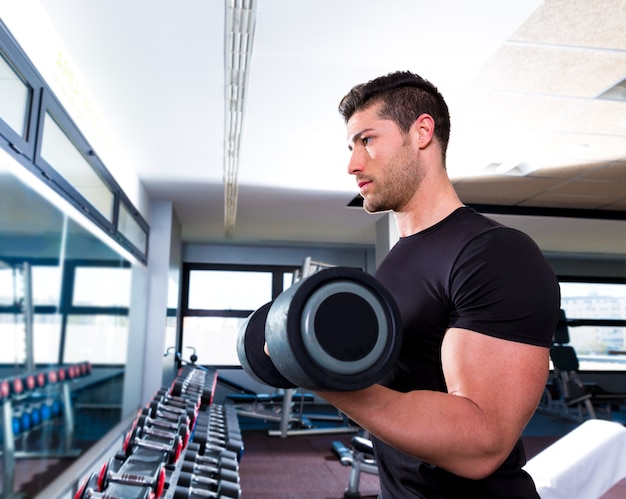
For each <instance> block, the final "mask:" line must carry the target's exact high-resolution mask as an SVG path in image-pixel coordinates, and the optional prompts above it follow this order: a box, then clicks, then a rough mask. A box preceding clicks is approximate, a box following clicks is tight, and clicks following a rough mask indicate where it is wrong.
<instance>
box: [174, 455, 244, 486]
mask: <svg viewBox="0 0 626 499" xmlns="http://www.w3.org/2000/svg"><path fill="white" fill-rule="evenodd" d="M180 469H181V471H184V472H187V473H191V474H193V475H197V476H203V477H207V478H214V479H217V480H224V481H227V482H232V483H239V471H238V470H231V469H228V468H222V467H221V466H217V465H214V464H199V463H196V462H193V461H185V460H183V463H182V466H181V468H180Z"/></svg>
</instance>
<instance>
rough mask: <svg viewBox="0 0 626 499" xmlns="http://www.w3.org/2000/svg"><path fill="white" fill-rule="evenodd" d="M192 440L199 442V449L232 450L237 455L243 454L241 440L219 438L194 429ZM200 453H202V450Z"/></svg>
mask: <svg viewBox="0 0 626 499" xmlns="http://www.w3.org/2000/svg"><path fill="white" fill-rule="evenodd" d="M193 441H194V442H195V443H198V444H200V446H201V449H209V450H221V449H225V450H229V451H231V452H234V453H235V454H237V456H241V455H242V454H243V448H244V445H243V441H242V440H236V439H225V438H220V437H219V436H216V435H211V434H210V433H207V432H198V430H197V429H196V432H195V433H194V437H193ZM202 453H204V450H203V451H202Z"/></svg>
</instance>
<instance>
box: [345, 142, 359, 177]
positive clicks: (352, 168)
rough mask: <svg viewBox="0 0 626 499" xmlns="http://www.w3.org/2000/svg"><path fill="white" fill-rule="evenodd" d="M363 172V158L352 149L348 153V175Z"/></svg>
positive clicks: (355, 149) (356, 150) (356, 149)
mask: <svg viewBox="0 0 626 499" xmlns="http://www.w3.org/2000/svg"><path fill="white" fill-rule="evenodd" d="M361 171H363V157H362V155H361V154H359V152H358V148H356V147H355V148H354V149H353V150H352V152H351V153H350V161H348V173H349V174H350V175H356V174H357V173H359V172H361Z"/></svg>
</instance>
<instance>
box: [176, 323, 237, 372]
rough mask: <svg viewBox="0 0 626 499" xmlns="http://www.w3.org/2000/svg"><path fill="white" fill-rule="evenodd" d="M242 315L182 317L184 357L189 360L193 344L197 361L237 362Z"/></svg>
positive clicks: (218, 364)
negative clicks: (238, 335)
mask: <svg viewBox="0 0 626 499" xmlns="http://www.w3.org/2000/svg"><path fill="white" fill-rule="evenodd" d="M245 320H246V319H245V318H234V317H185V319H184V321H183V350H182V354H183V359H185V360H189V355H190V352H191V350H190V349H188V347H193V348H195V350H196V355H197V356H198V363H199V364H208V365H216V366H238V365H240V364H239V358H238V357H237V334H238V333H239V328H240V327H241V325H242V324H243V323H244V321H245Z"/></svg>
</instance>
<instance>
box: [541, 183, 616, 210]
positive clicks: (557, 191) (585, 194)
mask: <svg viewBox="0 0 626 499" xmlns="http://www.w3.org/2000/svg"><path fill="white" fill-rule="evenodd" d="M546 194H550V195H559V196H580V197H581V198H595V199H597V200H599V201H601V202H602V203H603V204H608V203H613V202H616V201H619V200H621V199H624V198H625V197H626V191H625V190H624V184H620V183H616V182H611V181H609V180H572V181H569V182H564V183H561V184H559V185H557V186H555V187H554V188H553V189H551V190H550V191H549V192H547V193H546Z"/></svg>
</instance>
